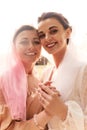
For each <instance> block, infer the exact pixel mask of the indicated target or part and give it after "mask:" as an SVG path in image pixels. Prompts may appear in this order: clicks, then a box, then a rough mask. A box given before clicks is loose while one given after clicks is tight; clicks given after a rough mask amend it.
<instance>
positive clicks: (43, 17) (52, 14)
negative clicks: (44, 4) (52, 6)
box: [38, 12, 72, 44]
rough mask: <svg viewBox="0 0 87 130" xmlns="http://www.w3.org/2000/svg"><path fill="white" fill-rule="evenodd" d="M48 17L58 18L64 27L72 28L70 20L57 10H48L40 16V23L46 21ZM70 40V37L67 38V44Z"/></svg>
mask: <svg viewBox="0 0 87 130" xmlns="http://www.w3.org/2000/svg"><path fill="white" fill-rule="evenodd" d="M48 18H54V19H56V20H58V21H59V22H60V23H61V24H62V26H63V27H64V29H67V28H70V29H71V30H72V28H71V26H70V25H69V21H68V20H67V19H66V18H65V17H64V16H63V15H62V14H60V13H56V12H47V13H43V14H42V15H41V16H40V17H39V18H38V23H39V22H41V21H44V20H46V19H48ZM68 42H69V39H67V44H68Z"/></svg>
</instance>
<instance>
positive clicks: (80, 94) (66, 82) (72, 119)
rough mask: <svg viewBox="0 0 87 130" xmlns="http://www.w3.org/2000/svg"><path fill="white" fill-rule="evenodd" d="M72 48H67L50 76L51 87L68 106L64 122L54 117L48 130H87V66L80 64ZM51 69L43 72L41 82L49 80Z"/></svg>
mask: <svg viewBox="0 0 87 130" xmlns="http://www.w3.org/2000/svg"><path fill="white" fill-rule="evenodd" d="M72 50H73V49H72V48H70V47H69V48H67V51H66V53H65V56H64V58H63V61H62V62H61V64H60V66H59V67H58V68H57V69H56V71H55V72H54V74H53V76H52V79H51V80H52V81H53V84H52V85H53V86H55V87H56V88H57V90H58V91H60V93H61V97H62V99H63V100H64V102H65V103H66V104H67V105H68V113H67V117H66V119H65V121H61V120H60V119H59V118H58V117H54V118H53V119H52V120H51V121H50V122H49V124H48V126H49V130H87V119H86V118H87V65H86V63H85V62H80V61H79V59H78V57H77V56H76V55H75V53H74V52H75V51H72ZM52 70H53V67H51V68H49V69H48V70H47V71H45V72H44V75H43V78H42V79H43V82H45V81H47V80H49V77H50V74H51V72H52Z"/></svg>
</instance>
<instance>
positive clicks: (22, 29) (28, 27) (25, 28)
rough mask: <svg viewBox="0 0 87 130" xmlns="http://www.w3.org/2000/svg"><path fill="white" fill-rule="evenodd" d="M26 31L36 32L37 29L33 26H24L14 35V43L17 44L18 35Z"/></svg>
mask: <svg viewBox="0 0 87 130" xmlns="http://www.w3.org/2000/svg"><path fill="white" fill-rule="evenodd" d="M25 30H36V31H37V29H36V28H35V27H33V26H31V25H23V26H21V27H20V28H19V29H18V30H17V31H16V33H15V34H14V37H13V42H15V39H16V37H17V36H18V34H19V33H21V32H22V31H25Z"/></svg>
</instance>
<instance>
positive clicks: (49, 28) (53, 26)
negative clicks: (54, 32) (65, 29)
mask: <svg viewBox="0 0 87 130" xmlns="http://www.w3.org/2000/svg"><path fill="white" fill-rule="evenodd" d="M53 28H57V26H51V27H49V30H51V29H53ZM38 33H39V34H40V33H43V31H40V32H38Z"/></svg>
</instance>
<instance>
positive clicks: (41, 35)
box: [39, 29, 58, 39]
mask: <svg viewBox="0 0 87 130" xmlns="http://www.w3.org/2000/svg"><path fill="white" fill-rule="evenodd" d="M57 32H58V30H57V29H52V30H50V31H49V35H55V34H56V33H57ZM45 37H46V34H45V33H39V38H40V39H44V38H45Z"/></svg>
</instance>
